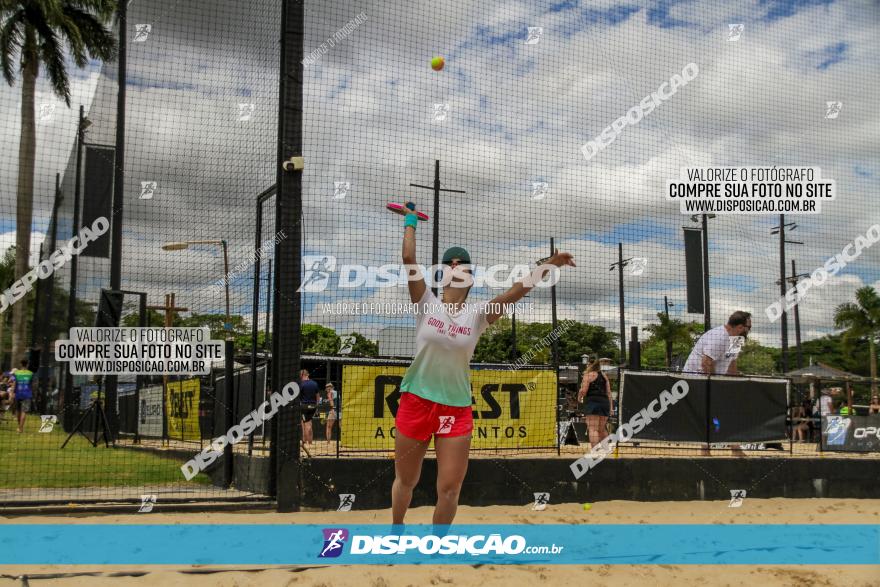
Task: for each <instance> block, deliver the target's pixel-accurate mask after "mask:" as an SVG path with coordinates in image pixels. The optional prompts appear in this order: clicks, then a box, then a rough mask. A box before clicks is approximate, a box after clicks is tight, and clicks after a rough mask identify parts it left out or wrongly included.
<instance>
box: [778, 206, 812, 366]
mask: <svg viewBox="0 0 880 587" xmlns="http://www.w3.org/2000/svg"><path fill="white" fill-rule="evenodd" d="M786 228H788V229H789V230H794V229H795V228H797V224H795V223H794V222H789V223H788V224H786V223H785V214H780V215H779V226H775V227H773V229H772V230H771V231H770V234H779V281H778V282H777V283H779V295H780V296H781V297H782V298H783V299H785V290H786V281H787V278H786V270H785V243H791V244H796V245H802V244H804V243H802V242H799V241H787V240H785V229H786ZM780 318H781V319H780V323H779V325H780V329H781V337H782V357H781V359H782V361H781V362H782V372H783V373H785V372H787V371H788V313H787V312H786V311H785V308H784V307H783V309H782V316H781V317H780Z"/></svg>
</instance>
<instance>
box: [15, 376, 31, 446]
mask: <svg viewBox="0 0 880 587" xmlns="http://www.w3.org/2000/svg"><path fill="white" fill-rule="evenodd" d="M33 378H34V372H33V371H31V370H30V369H28V362H27V359H22V361H21V369H16V370H14V371H13V372H12V379H13V382H14V388H13V389H14V393H15V399H14V403H13V410H14V411H15V413H16V414H17V415H18V433H19V434H21V433H22V432H24V419H25V417H27V413H28V412H30V411H31V401H32V400H33V397H34V394H33V391H32V390H31V381H32V380H33Z"/></svg>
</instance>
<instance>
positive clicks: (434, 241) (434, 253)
mask: <svg viewBox="0 0 880 587" xmlns="http://www.w3.org/2000/svg"><path fill="white" fill-rule="evenodd" d="M409 185H410V186H412V187H415V188H423V189H426V190H433V191H434V234H433V235H432V236H431V268H432V269H436V268H437V264H438V263H439V262H440V261H439V259H438V254H439V242H438V237H439V236H440V192H451V193H454V194H463V193H465V192H464V190H447V189H442V188H441V187H440V160H439V159H435V160H434V185H430V186H429V185H420V184H417V183H411V184H409ZM436 277H437V276H436V275H432V276H431V278H432V279H431V283H434V284H436V282H437V279H436ZM431 291H432V292H434V295H435V296H436V295H437V286H436V285H435V286H434V287H432V288H431Z"/></svg>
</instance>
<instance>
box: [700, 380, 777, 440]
mask: <svg viewBox="0 0 880 587" xmlns="http://www.w3.org/2000/svg"><path fill="white" fill-rule="evenodd" d="M709 393H710V396H709V412H710V413H709V416H710V418H709V419H710V422H709V442H720V443H723V442H768V441H775V440H786V435H785V417H786V412H787V406H788V386H787V382H786V381H785V380H778V379H775V380H773V379H751V378H738V377H737V378H734V377H730V378H727V377H724V378H721V379H716V378H714V377H712V378H711V379H710V382H709Z"/></svg>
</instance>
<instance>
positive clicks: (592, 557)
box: [0, 524, 880, 565]
mask: <svg viewBox="0 0 880 587" xmlns="http://www.w3.org/2000/svg"><path fill="white" fill-rule="evenodd" d="M0 564H4V565H11V564H14V565H45V564H57V565H62V564H73V565H77V564H90V565H96V564H113V565H119V564H142V565H150V564H156V565H160V564H161V565H167V564H184V565H189V564H199V565H291V564H310V565H314V564H347V565H351V564H382V565H384V564H544V565H546V564H566V565H573V564H579V565H582V564H676V565H682V564H724V565H768V564H777V565H781V564H813V565H845V564H860V565H878V564H880V526H878V525H855V524H853V525H831V524H829V525H805V524H793V525H760V524H729V525H706V524H688V525H678V524H644V525H625V524H619V525H618V524H601V525H599V524H597V525H549V524H548V525H544V524H539V525H460V526H457V525H454V526H431V525H407V526H404V527H398V526H391V525H387V524H386V525H379V524H374V525H350V526H345V525H335V526H334V525H329V524H328V525H313V524H312V525H291V524H286V525H278V524H198V525H180V524H174V525H169V524H137V525H133V524H125V525H123V524H120V525H110V524H89V525H86V524H64V525H59V524H53V525H49V524H39V525H38V524H2V525H0Z"/></svg>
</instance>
